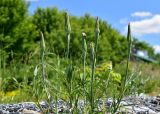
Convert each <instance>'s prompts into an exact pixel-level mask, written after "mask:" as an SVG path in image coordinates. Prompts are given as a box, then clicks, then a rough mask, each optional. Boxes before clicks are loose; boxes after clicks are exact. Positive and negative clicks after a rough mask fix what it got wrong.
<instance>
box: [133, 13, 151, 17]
mask: <svg viewBox="0 0 160 114" xmlns="http://www.w3.org/2000/svg"><path fill="white" fill-rule="evenodd" d="M131 16H132V17H140V18H143V17H149V16H152V13H150V12H134V13H132V14H131Z"/></svg>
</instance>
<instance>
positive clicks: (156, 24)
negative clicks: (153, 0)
mask: <svg viewBox="0 0 160 114" xmlns="http://www.w3.org/2000/svg"><path fill="white" fill-rule="evenodd" d="M130 23H131V28H132V33H133V34H134V35H144V34H157V33H160V15H158V14H157V15H154V16H152V17H151V18H148V19H142V20H139V21H131V22H130ZM126 30H127V26H126V27H125V31H126Z"/></svg>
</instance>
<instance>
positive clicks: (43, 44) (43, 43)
mask: <svg viewBox="0 0 160 114" xmlns="http://www.w3.org/2000/svg"><path fill="white" fill-rule="evenodd" d="M40 34H41V38H42V40H41V48H42V50H43V51H45V41H44V36H43V33H42V32H40Z"/></svg>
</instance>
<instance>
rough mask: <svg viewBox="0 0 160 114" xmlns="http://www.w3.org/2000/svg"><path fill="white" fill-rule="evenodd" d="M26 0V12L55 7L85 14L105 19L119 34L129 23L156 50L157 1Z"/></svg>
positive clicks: (159, 33)
mask: <svg viewBox="0 0 160 114" xmlns="http://www.w3.org/2000/svg"><path fill="white" fill-rule="evenodd" d="M26 1H30V2H31V4H30V6H29V12H30V13H31V14H33V13H34V11H35V10H36V8H37V7H44V8H45V7H54V6H56V7H58V9H59V10H67V11H69V13H70V14H71V15H76V16H83V15H84V14H85V13H89V14H91V15H92V16H94V17H96V16H99V17H100V18H101V19H103V20H106V21H107V22H108V23H109V24H111V25H112V27H114V28H116V29H117V30H118V31H119V32H120V33H122V34H126V26H127V24H128V23H129V22H130V23H131V27H132V34H133V35H134V36H135V37H137V38H138V39H140V40H143V41H146V42H148V43H149V44H150V45H151V46H153V47H154V48H155V50H156V51H157V52H160V9H159V5H160V0H26Z"/></svg>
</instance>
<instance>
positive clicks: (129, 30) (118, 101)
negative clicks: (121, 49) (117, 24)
mask: <svg viewBox="0 0 160 114" xmlns="http://www.w3.org/2000/svg"><path fill="white" fill-rule="evenodd" d="M127 40H128V53H127V64H126V72H125V76H124V79H123V81H122V86H121V92H120V96H119V98H118V100H117V102H116V104H115V106H113V107H114V109H113V112H112V114H115V112H116V111H117V110H118V108H119V105H120V102H121V100H122V98H123V97H124V93H125V91H126V88H125V87H126V81H127V77H128V70H129V61H130V55H131V49H132V38H131V29H130V24H128V33H127Z"/></svg>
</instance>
